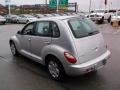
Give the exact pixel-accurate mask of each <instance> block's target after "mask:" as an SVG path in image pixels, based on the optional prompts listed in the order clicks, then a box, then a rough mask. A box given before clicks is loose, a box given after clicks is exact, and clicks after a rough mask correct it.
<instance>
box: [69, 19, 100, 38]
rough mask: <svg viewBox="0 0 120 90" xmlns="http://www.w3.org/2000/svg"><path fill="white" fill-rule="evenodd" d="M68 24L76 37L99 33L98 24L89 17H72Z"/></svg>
mask: <svg viewBox="0 0 120 90" xmlns="http://www.w3.org/2000/svg"><path fill="white" fill-rule="evenodd" d="M68 24H69V26H70V28H71V30H72V32H73V35H74V36H75V38H82V37H87V36H92V35H95V34H98V33H99V31H98V28H97V27H96V25H95V24H94V23H93V22H92V21H91V20H89V19H87V18H84V19H79V18H72V19H70V20H69V21H68Z"/></svg>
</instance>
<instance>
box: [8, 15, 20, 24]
mask: <svg viewBox="0 0 120 90" xmlns="http://www.w3.org/2000/svg"><path fill="white" fill-rule="evenodd" d="M19 18H20V17H19V16H18V15H12V16H11V18H10V22H11V23H18V22H17V21H18V19H19Z"/></svg>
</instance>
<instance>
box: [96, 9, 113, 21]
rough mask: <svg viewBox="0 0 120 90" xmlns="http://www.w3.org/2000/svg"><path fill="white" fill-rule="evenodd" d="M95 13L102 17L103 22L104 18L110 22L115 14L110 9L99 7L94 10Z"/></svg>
mask: <svg viewBox="0 0 120 90" xmlns="http://www.w3.org/2000/svg"><path fill="white" fill-rule="evenodd" d="M94 13H96V15H98V16H100V17H102V20H101V23H103V22H104V20H107V21H108V22H110V21H111V16H112V15H113V13H110V12H109V10H103V9H97V10H95V11H94ZM102 21H103V22H102Z"/></svg>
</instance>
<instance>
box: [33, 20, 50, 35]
mask: <svg viewBox="0 0 120 90" xmlns="http://www.w3.org/2000/svg"><path fill="white" fill-rule="evenodd" d="M35 34H36V35H39V36H45V37H50V36H51V30H50V24H49V22H48V21H41V22H37V28H36V32H35Z"/></svg>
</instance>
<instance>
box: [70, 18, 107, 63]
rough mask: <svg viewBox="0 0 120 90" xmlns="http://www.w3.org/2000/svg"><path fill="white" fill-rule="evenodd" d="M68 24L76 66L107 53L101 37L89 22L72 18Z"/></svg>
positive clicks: (96, 28)
mask: <svg viewBox="0 0 120 90" xmlns="http://www.w3.org/2000/svg"><path fill="white" fill-rule="evenodd" d="M68 24H69V26H70V28H71V31H72V33H73V36H74V38H73V39H74V44H75V48H76V51H77V57H76V58H77V64H81V63H85V62H88V61H90V60H93V59H96V58H98V57H99V56H101V55H102V54H104V53H105V52H106V51H107V49H106V44H105V43H104V40H103V36H102V35H101V33H100V32H99V31H98V27H96V25H95V24H94V23H93V22H92V21H91V20H89V19H79V18H73V19H71V20H69V21H68Z"/></svg>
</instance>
